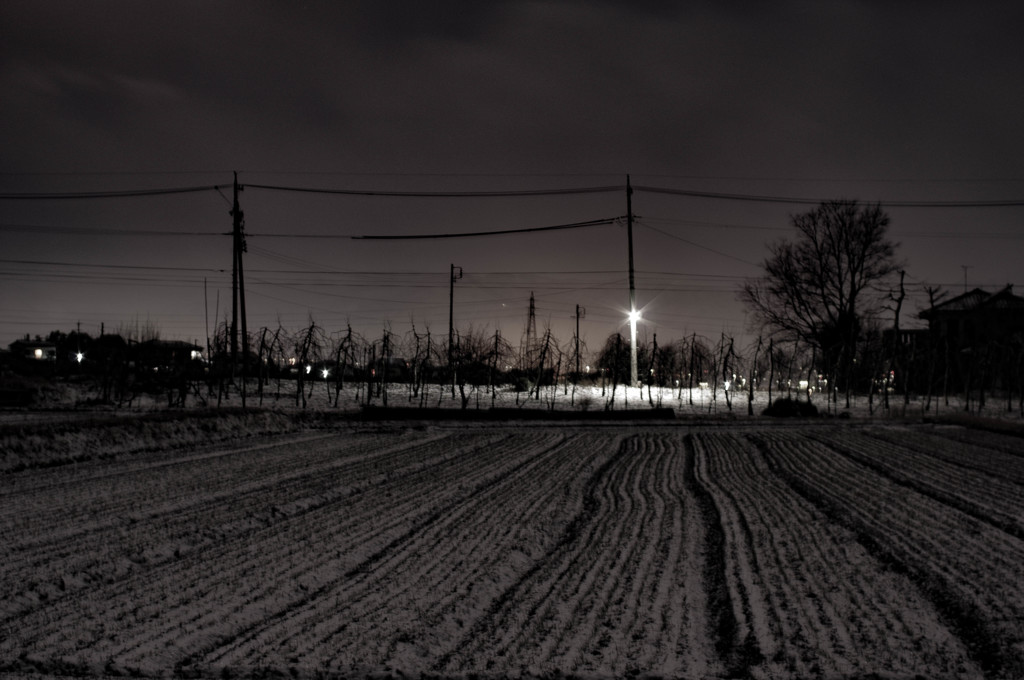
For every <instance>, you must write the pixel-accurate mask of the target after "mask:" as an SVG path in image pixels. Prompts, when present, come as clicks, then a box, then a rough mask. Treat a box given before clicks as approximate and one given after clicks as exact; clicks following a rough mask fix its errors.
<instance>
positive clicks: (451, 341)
mask: <svg viewBox="0 0 1024 680" xmlns="http://www.w3.org/2000/svg"><path fill="white" fill-rule="evenodd" d="M456 269H458V270H459V273H458V274H456V273H455V270H456ZM461 278H462V267H456V266H455V265H454V264H453V265H452V268H451V277H450V279H449V281H450V283H449V285H448V368H449V370H451V372H452V399H454V398H455V351H454V350H455V281H456V279H461Z"/></svg>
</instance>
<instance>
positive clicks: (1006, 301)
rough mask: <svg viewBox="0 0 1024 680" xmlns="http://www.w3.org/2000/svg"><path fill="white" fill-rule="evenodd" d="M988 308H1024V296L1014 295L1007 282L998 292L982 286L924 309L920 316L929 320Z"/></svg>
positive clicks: (1011, 287)
mask: <svg viewBox="0 0 1024 680" xmlns="http://www.w3.org/2000/svg"><path fill="white" fill-rule="evenodd" d="M988 309H998V310H1011V309H1012V310H1024V297H1020V296H1019V295H1014V294H1013V286H1012V285H1010V284H1007V286H1006V287H1005V288H1003V289H1002V290H1001V291H999V292H998V293H989V292H987V291H984V290H982V289H981V288H975V289H974V290H971V291H968V292H966V293H964V294H962V295H958V296H956V297H955V298H951V299H949V300H946V301H945V302H940V303H939V304H937V305H935V306H934V307H931V308H929V309H925V310H922V311H921V312H920V313H919V314H918V317H919V318H921V319H926V320H928V319H932V318H935V317H937V316H948V315H950V314H952V315H957V314H967V313H972V312H978V311H983V310H988Z"/></svg>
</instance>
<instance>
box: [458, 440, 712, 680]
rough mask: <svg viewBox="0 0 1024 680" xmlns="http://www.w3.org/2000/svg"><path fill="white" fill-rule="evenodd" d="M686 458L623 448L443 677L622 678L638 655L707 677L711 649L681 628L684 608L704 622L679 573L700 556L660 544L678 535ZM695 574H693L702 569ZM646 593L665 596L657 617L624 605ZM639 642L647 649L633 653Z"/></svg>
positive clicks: (659, 449) (642, 445)
mask: <svg viewBox="0 0 1024 680" xmlns="http://www.w3.org/2000/svg"><path fill="white" fill-rule="evenodd" d="M675 441H676V443H677V444H678V443H679V442H678V439H676V440H675ZM684 457H685V453H684V452H683V450H682V447H681V446H678V447H672V449H671V450H670V451H669V450H666V449H665V447H664V446H663V445H662V444H661V443H659V442H657V441H656V439H654V438H651V437H631V438H630V439H629V440H627V441H626V442H624V444H623V445H622V447H621V449H620V451H619V452H618V454H617V455H616V457H615V458H614V459H611V460H610V462H609V464H608V465H606V466H605V467H604V468H602V469H601V470H599V471H598V473H596V475H595V477H594V478H592V479H591V480H590V482H589V483H588V486H589V487H590V491H589V492H588V499H589V500H588V501H587V502H585V503H584V511H583V514H582V515H580V517H579V521H578V522H576V523H574V524H573V525H572V526H571V528H570V531H569V532H567V535H566V536H565V537H564V538H563V540H562V541H561V542H559V544H558V546H557V548H556V549H555V550H554V551H552V552H551V554H549V555H548V556H547V557H546V558H545V559H544V560H543V561H542V562H540V563H538V564H537V566H536V568H534V569H532V570H531V571H530V572H529V573H528V574H527V575H526V578H524V579H523V580H521V581H520V582H519V583H517V584H515V586H514V587H513V588H511V589H510V590H509V591H507V592H506V593H505V594H504V595H503V597H502V598H500V599H499V600H498V601H497V602H496V603H495V605H494V606H493V607H492V608H491V611H490V612H489V613H488V615H487V616H485V617H483V618H482V619H481V620H480V621H479V622H478V623H477V625H476V626H474V628H473V629H472V630H471V631H470V632H469V633H468V634H467V635H466V637H465V638H464V639H463V641H462V643H461V644H460V645H458V646H457V647H456V648H455V650H454V652H453V653H452V654H451V655H449V656H448V658H447V659H446V660H445V663H444V664H443V667H444V669H446V670H448V671H459V670H467V669H473V668H484V669H488V670H490V671H492V672H507V671H509V670H513V669H519V668H527V669H530V670H531V672H538V673H540V672H544V671H545V669H547V670H550V669H551V668H563V669H569V670H571V671H573V672H587V671H588V670H589V671H594V670H595V669H598V668H601V669H605V670H606V671H607V672H609V673H611V674H616V675H621V674H623V673H626V672H628V671H629V669H630V668H639V667H640V666H639V663H640V660H639V659H640V657H641V656H643V655H645V654H646V655H647V656H646V658H648V659H657V661H656V662H655V663H657V664H659V665H660V666H661V667H663V668H679V667H681V666H683V665H684V664H683V663H682V662H681V660H680V659H679V658H677V656H676V655H677V654H679V653H680V651H681V650H683V651H684V653H685V652H689V653H690V655H691V656H693V657H699V658H700V661H701V662H702V663H703V666H700V665H698V664H692V665H690V666H688V667H690V668H693V667H697V668H701V667H703V668H707V667H708V666H709V659H708V656H707V650H708V649H709V648H710V644H708V642H707V640H706V638H705V639H698V640H693V639H685V636H686V635H688V634H692V633H693V632H694V631H693V627H690V626H686V625H682V624H680V623H678V622H679V621H680V620H681V619H684V618H685V615H684V614H683V612H685V611H686V610H687V604H692V605H694V606H693V607H692V609H691V611H690V612H689V613H690V614H695V615H696V616H697V618H698V619H700V620H701V621H702V622H703V616H702V615H701V614H699V612H703V609H702V608H698V606H697V605H698V604H700V603H702V599H701V598H697V597H694V595H693V594H692V593H687V592H684V591H682V589H681V588H680V585H681V583H684V582H685V574H686V572H687V570H686V569H681V568H680V565H679V559H680V556H686V557H697V555H695V554H694V552H693V551H691V550H687V549H683V548H681V547H676V548H672V544H673V542H682V540H683V539H684V536H685V532H684V534H683V536H680V535H678V534H676V535H674V536H670V537H666V536H664V535H662V532H663V531H672V530H673V528H675V527H677V526H678V525H677V521H676V520H675V519H674V518H673V516H672V513H670V512H668V509H669V508H672V507H677V506H678V504H679V501H680V499H679V496H680V495H681V494H682V484H683V480H682V468H683V461H684ZM670 470H673V471H675V472H674V474H675V475H676V481H675V483H674V485H673V484H671V483H669V484H666V483H665V481H664V480H665V479H666V478H667V477H670V475H671V474H672V473H670ZM666 514H667V515H668V517H667V519H666V518H665V515H666ZM666 546H668V547H667V549H666ZM670 558H671V559H672V560H674V561H670ZM686 566H687V567H689V568H693V567H694V565H690V564H687V565H686ZM696 569H697V573H700V570H701V567H700V565H699V564H698V565H696ZM645 585H646V588H647V589H648V591H649V592H650V591H655V592H657V591H658V590H660V591H661V592H663V593H665V594H666V600H665V601H663V602H661V603H660V605H659V607H660V608H659V609H657V610H654V611H651V610H650V609H647V608H645V607H643V606H641V605H640V604H639V603H637V602H635V601H629V600H630V599H631V598H636V597H637V596H638V594H639V593H641V592H643V591H644V588H645ZM688 600H690V602H688ZM665 622H668V623H667V624H666V623H665ZM698 628H699V627H698ZM655 630H656V631H658V632H657V633H654V632H653V631H655ZM666 632H668V634H666ZM701 632H703V630H702V631H701ZM671 634H675V635H677V636H679V637H676V638H673V637H671ZM650 636H653V640H652V637H650ZM680 638H684V639H680ZM641 639H644V640H646V644H639V643H640V640H641ZM641 648H643V649H644V651H642V652H641V651H640V650H641ZM694 650H700V651H699V652H697V653H694ZM710 663H713V661H711V662H710Z"/></svg>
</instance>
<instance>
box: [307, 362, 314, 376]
mask: <svg viewBox="0 0 1024 680" xmlns="http://www.w3.org/2000/svg"><path fill="white" fill-rule="evenodd" d="M312 370H313V367H312V366H310V365H309V364H306V375H309V374H310V372H311V371H312Z"/></svg>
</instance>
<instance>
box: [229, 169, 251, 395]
mask: <svg viewBox="0 0 1024 680" xmlns="http://www.w3.org/2000/svg"><path fill="white" fill-rule="evenodd" d="M241 190H242V187H240V186H239V185H238V173H237V172H236V173H235V182H234V192H233V193H234V200H233V201H232V205H231V217H232V218H233V220H232V235H233V238H232V242H233V244H234V247H233V250H234V257H233V261H232V268H231V287H232V306H231V372H232V374H234V371H235V367H236V366H237V364H238V319H239V315H241V319H242V408H245V379H246V378H247V377H248V370H247V365H248V356H249V332H248V328H247V327H246V323H245V276H244V274H243V270H242V253H243V252H245V250H246V246H245V233H244V232H245V215H244V213H243V212H242V208H241V207H240V206H239V204H238V192H239V191H241Z"/></svg>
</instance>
